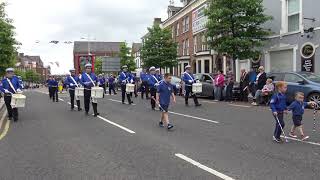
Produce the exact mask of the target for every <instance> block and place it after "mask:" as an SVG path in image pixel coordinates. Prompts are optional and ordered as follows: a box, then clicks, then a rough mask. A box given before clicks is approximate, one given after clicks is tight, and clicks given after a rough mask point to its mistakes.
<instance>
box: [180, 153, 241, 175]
mask: <svg viewBox="0 0 320 180" xmlns="http://www.w3.org/2000/svg"><path fill="white" fill-rule="evenodd" d="M175 156H177V157H178V158H180V159H183V160H185V161H187V162H188V163H190V164H192V165H194V166H197V167H198V168H200V169H202V170H204V171H207V172H209V173H211V174H213V175H215V176H217V177H219V178H221V179H223V180H235V179H233V178H231V177H229V176H227V175H225V174H222V173H220V172H218V171H216V170H214V169H211V168H209V167H207V166H205V165H203V164H201V163H199V162H197V161H195V160H193V159H191V158H189V157H187V156H185V155H183V154H175Z"/></svg>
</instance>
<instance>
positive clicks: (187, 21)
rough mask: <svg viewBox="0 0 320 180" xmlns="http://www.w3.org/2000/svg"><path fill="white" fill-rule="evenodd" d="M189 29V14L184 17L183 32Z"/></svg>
mask: <svg viewBox="0 0 320 180" xmlns="http://www.w3.org/2000/svg"><path fill="white" fill-rule="evenodd" d="M188 31H189V16H187V17H185V18H184V19H183V33H185V32H188Z"/></svg>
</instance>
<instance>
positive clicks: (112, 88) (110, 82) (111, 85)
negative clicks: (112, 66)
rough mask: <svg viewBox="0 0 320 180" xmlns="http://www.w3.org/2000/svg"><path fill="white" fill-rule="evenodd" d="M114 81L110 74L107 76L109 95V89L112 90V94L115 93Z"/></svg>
mask: <svg viewBox="0 0 320 180" xmlns="http://www.w3.org/2000/svg"><path fill="white" fill-rule="evenodd" d="M114 82H115V78H114V77H113V75H112V74H111V75H110V77H109V78H108V83H109V95H111V91H113V93H114V95H116V94H117V93H116V90H115V89H114Z"/></svg>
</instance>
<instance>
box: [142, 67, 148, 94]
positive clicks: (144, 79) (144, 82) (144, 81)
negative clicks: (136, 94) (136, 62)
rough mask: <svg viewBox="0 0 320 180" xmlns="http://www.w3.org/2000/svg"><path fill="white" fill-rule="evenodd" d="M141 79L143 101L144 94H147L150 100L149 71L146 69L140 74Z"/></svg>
mask: <svg viewBox="0 0 320 180" xmlns="http://www.w3.org/2000/svg"><path fill="white" fill-rule="evenodd" d="M140 78H141V82H142V83H141V99H143V98H144V94H146V99H149V84H148V81H149V74H148V73H147V71H146V70H145V69H144V70H143V71H142V72H141V73H140Z"/></svg>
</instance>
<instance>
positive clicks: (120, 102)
mask: <svg viewBox="0 0 320 180" xmlns="http://www.w3.org/2000/svg"><path fill="white" fill-rule="evenodd" d="M109 101H113V102H118V103H122V101H119V100H115V99H109ZM125 104H128V103H125ZM131 105H133V106H135V105H136V104H131Z"/></svg>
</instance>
